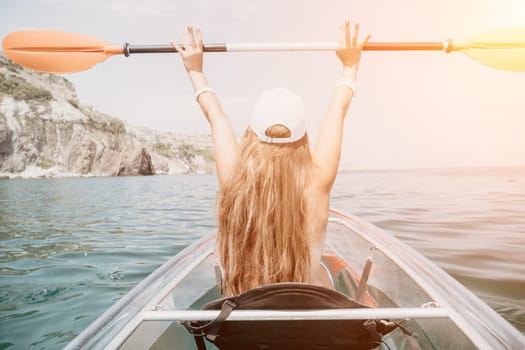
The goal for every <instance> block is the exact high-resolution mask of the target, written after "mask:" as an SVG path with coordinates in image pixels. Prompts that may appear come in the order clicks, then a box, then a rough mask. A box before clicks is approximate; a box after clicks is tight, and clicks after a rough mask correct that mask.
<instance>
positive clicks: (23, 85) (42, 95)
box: [0, 73, 53, 102]
mask: <svg viewBox="0 0 525 350" xmlns="http://www.w3.org/2000/svg"><path fill="white" fill-rule="evenodd" d="M0 95H10V96H12V97H13V98H14V99H15V100H33V101H41V102H44V101H50V100H51V99H52V98H53V95H52V94H51V92H50V91H49V90H46V89H42V88H38V87H36V86H33V85H31V84H29V83H27V82H26V81H25V80H24V79H22V78H20V77H17V76H12V75H10V76H7V77H6V76H5V75H4V74H2V73H0Z"/></svg>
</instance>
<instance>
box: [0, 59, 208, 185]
mask: <svg viewBox="0 0 525 350" xmlns="http://www.w3.org/2000/svg"><path fill="white" fill-rule="evenodd" d="M213 169H214V163H213V151H212V148H211V139H210V137H209V136H184V135H179V134H175V133H166V132H159V131H154V130H150V129H145V128H135V127H131V126H129V125H127V124H126V123H124V122H123V121H122V120H119V119H117V118H115V117H112V116H109V115H106V114H104V113H101V112H99V111H97V110H95V109H94V108H93V107H91V106H88V105H84V104H82V103H80V101H79V100H78V98H77V96H76V94H75V88H74V86H73V84H72V83H71V82H69V81H68V80H66V79H65V78H63V77H60V76H57V75H51V74H44V73H37V72H33V71H30V70H27V69H24V68H22V67H20V66H18V65H15V64H13V63H12V62H10V61H9V60H8V59H7V58H6V57H5V56H4V55H3V54H0V177H4V178H5V177H9V178H12V177H41V176H44V177H59V176H122V175H155V174H177V173H209V172H212V171H213Z"/></svg>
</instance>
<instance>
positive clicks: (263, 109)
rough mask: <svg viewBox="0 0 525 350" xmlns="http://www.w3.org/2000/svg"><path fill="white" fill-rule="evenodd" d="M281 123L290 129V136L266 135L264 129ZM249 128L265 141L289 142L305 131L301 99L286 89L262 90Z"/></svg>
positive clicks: (302, 134)
mask: <svg viewBox="0 0 525 350" xmlns="http://www.w3.org/2000/svg"><path fill="white" fill-rule="evenodd" d="M276 124H281V125H284V126H286V127H287V128H288V129H289V130H290V133H291V134H290V137H274V138H272V137H268V136H266V129H268V128H269V127H270V126H272V125H276ZM250 128H251V129H252V130H253V132H254V133H255V135H257V138H258V139H259V140H261V141H263V142H267V143H289V142H295V141H297V140H300V139H301V138H302V137H303V136H304V134H305V133H306V120H305V117H304V102H303V99H302V98H301V97H300V96H299V95H297V94H295V93H293V92H291V91H290V90H288V89H284V88H276V89H270V90H266V91H264V92H262V93H261V94H260V95H259V97H258V98H257V102H256V103H255V108H254V110H253V114H252V119H251V122H250Z"/></svg>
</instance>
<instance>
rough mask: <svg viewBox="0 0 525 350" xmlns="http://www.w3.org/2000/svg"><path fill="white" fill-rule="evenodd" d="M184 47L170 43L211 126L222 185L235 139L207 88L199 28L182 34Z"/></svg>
mask: <svg viewBox="0 0 525 350" xmlns="http://www.w3.org/2000/svg"><path fill="white" fill-rule="evenodd" d="M182 36H183V43H184V45H183V47H180V46H178V45H177V44H175V43H172V45H173V47H174V48H175V50H177V52H178V53H179V54H180V56H181V58H182V62H183V63H184V68H186V71H187V72H188V76H189V78H190V80H191V83H192V85H193V89H194V91H195V98H196V99H197V102H198V103H199V105H200V107H201V109H202V111H203V112H204V115H205V116H206V119H208V122H209V123H210V126H211V134H212V139H213V148H214V152H215V166H216V167H217V176H218V177H219V182H220V183H221V184H223V183H224V181H226V179H227V178H228V177H229V176H230V174H231V172H232V171H233V166H234V162H235V156H236V150H237V141H236V138H235V133H234V132H233V129H232V127H231V125H230V121H229V120H228V117H227V116H226V114H225V113H224V111H223V109H222V107H221V104H220V102H219V100H218V99H217V96H216V95H215V91H214V90H213V89H212V88H210V86H209V85H208V81H207V80H206V77H205V76H204V73H203V70H202V66H203V64H202V61H203V43H202V34H201V30H200V28H198V27H197V28H196V29H195V30H193V28H192V27H191V26H188V27H187V33H182Z"/></svg>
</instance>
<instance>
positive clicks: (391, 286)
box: [66, 214, 525, 349]
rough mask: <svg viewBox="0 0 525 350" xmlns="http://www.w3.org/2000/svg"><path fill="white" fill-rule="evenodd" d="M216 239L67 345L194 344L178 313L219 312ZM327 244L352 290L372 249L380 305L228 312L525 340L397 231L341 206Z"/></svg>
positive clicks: (400, 342) (439, 337)
mask: <svg viewBox="0 0 525 350" xmlns="http://www.w3.org/2000/svg"><path fill="white" fill-rule="evenodd" d="M214 243H215V237H214V236H213V235H210V236H207V237H204V238H202V239H201V240H199V241H197V242H195V243H194V244H192V245H191V246H190V247H188V248H186V249H185V250H184V251H182V252H181V253H180V254H178V255H177V256H175V257H174V258H172V259H171V260H169V261H168V262H166V263H165V264H164V265H163V266H161V267H160V268H159V269H158V270H156V271H155V272H153V273H152V274H151V275H150V276H148V277H147V278H146V279H145V280H144V281H142V282H141V283H140V284H139V285H137V286H136V287H135V288H134V289H133V290H132V291H130V292H129V293H128V294H127V295H126V296H124V297H123V298H122V299H121V300H120V301H119V302H117V303H116V304H115V305H114V306H113V307H111V308H110V309H108V310H107V311H106V312H105V313H104V314H103V315H101V316H100V317H99V318H98V319H97V320H96V321H95V322H94V323H93V324H91V325H90V326H89V327H88V328H87V329H86V330H85V331H84V332H83V333H81V334H80V335H79V336H78V337H77V338H75V339H74V340H73V341H72V342H71V343H70V344H69V345H68V346H67V347H66V349H79V348H83V349H84V348H85V349H91V348H93V349H95V348H108V349H116V348H120V349H164V348H170V349H195V348H196V347H195V342H194V339H193V336H191V335H190V333H189V332H187V331H186V329H184V327H183V326H181V325H180V323H179V322H178V321H179V320H197V319H198V320H206V319H213V318H214V316H216V314H217V312H215V311H200V309H201V307H202V306H203V305H204V304H206V303H207V302H209V301H212V300H215V299H218V298H219V297H220V295H219V292H218V288H217V286H216V281H215V274H214V266H213V256H212V251H213V246H214ZM326 246H327V252H329V253H330V254H333V255H336V256H338V257H342V258H343V259H344V262H345V263H346V264H347V265H348V267H349V268H350V273H348V271H347V270H345V271H346V272H345V273H342V274H341V275H340V277H341V278H339V279H337V281H336V289H338V290H339V291H341V292H343V293H346V294H349V296H351V297H355V295H352V293H353V292H352V291H353V290H355V286H351V285H350V284H358V282H359V281H358V279H359V277H360V273H361V272H362V271H363V270H364V267H365V263H366V261H367V258H368V257H369V256H370V255H372V260H373V265H372V269H371V273H370V276H369V279H368V287H367V295H366V298H368V299H370V300H371V302H373V303H374V304H375V306H376V308H373V309H345V310H315V311H293V310H290V311H278V312H276V311H273V312H270V311H268V310H245V311H244V310H243V311H233V313H232V314H231V315H230V318H229V319H232V318H238V319H240V320H273V321H275V322H279V320H290V319H312V320H320V321H319V322H322V320H327V319H372V318H380V319H397V320H406V321H404V323H403V325H404V326H405V327H406V328H408V329H409V330H410V331H411V332H412V333H413V335H414V337H415V338H416V339H417V341H418V342H419V344H420V346H421V347H422V348H424V349H447V348H461V349H518V348H522V347H523V344H524V343H525V341H524V339H523V336H522V335H521V334H520V333H519V332H518V331H517V330H516V329H515V328H514V327H512V326H511V325H510V324H508V323H507V322H506V321H505V320H504V319H503V318H501V317H500V316H499V315H498V314H497V313H496V312H494V311H493V310H492V309H490V308H489V307H488V306H487V305H486V304H484V303H483V302H482V301H481V300H479V299H478V298H477V297H475V296H474V295H473V294H472V293H471V292H469V291H468V290H467V289H466V288H464V287H463V286H462V285H461V284H459V283H458V282H457V281H455V280H454V279H453V278H452V277H450V276H449V275H447V274H446V273H445V272H444V271H442V270H441V269H440V268H439V267H437V266H436V265H435V264H433V263H431V262H430V261H428V260H427V259H426V258H424V257H423V256H421V255H420V254H419V253H417V252H416V251H415V250H413V249H411V248H410V247H408V246H407V245H405V244H404V243H402V242H401V241H399V240H398V239H396V238H394V237H393V236H392V235H391V234H389V233H387V232H384V231H383V230H380V229H378V228H377V227H375V226H373V225H371V224H368V223H366V222H364V221H362V220H359V219H358V218H356V217H353V216H347V215H336V214H334V215H333V217H332V218H331V219H330V221H329V225H328V229H327V243H326ZM331 267H333V266H331ZM356 272H357V273H356ZM349 274H350V275H354V274H357V275H358V276H357V279H352V278H349V276H348V275H349ZM350 277H352V276H350ZM349 281H350V282H349ZM276 325H278V323H276ZM384 341H385V342H386V343H387V344H388V347H390V348H391V349H404V348H407V344H406V339H405V337H403V335H402V333H401V332H400V331H397V330H396V331H394V332H392V333H391V334H389V335H388V336H386V337H385V338H384ZM209 348H211V346H210V347H209ZM380 348H381V347H380ZM385 349H386V347H385Z"/></svg>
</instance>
